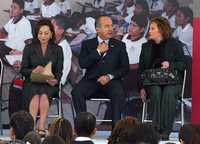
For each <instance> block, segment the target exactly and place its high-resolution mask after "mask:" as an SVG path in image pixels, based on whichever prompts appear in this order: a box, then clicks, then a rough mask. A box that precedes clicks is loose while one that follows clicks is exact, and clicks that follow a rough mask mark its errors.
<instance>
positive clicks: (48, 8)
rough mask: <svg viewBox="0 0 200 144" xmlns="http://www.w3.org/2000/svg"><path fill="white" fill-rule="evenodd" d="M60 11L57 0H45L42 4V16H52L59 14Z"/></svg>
mask: <svg viewBox="0 0 200 144" xmlns="http://www.w3.org/2000/svg"><path fill="white" fill-rule="evenodd" d="M60 13H61V9H60V7H59V5H58V4H57V3H56V2H55V0H43V3H42V6H41V14H42V17H45V18H51V17H55V16H57V15H59V14H60Z"/></svg>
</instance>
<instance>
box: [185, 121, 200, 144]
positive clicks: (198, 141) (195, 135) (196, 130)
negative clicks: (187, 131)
mask: <svg viewBox="0 0 200 144" xmlns="http://www.w3.org/2000/svg"><path fill="white" fill-rule="evenodd" d="M184 144H185V143H184ZM189 144H200V124H194V125H193V130H192V137H191V139H190V141H189Z"/></svg>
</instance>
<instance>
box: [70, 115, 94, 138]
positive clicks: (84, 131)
mask: <svg viewBox="0 0 200 144" xmlns="http://www.w3.org/2000/svg"><path fill="white" fill-rule="evenodd" d="M95 127H96V118H95V116H94V115H93V114H91V113H89V112H80V113H78V115H77V116H76V118H75V122H74V128H75V132H76V134H77V136H85V137H92V136H93V135H95V133H96V128H95Z"/></svg>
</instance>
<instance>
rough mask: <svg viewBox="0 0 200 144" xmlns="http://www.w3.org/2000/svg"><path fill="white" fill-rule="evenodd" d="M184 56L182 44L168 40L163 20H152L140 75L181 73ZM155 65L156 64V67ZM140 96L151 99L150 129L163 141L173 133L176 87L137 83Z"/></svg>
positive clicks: (168, 34) (143, 49) (169, 31)
mask: <svg viewBox="0 0 200 144" xmlns="http://www.w3.org/2000/svg"><path fill="white" fill-rule="evenodd" d="M183 56H184V53H183V49H182V43H181V42H180V41H178V40H176V39H174V38H172V37H171V27H170V25H169V22H168V21H167V19H165V18H154V19H152V20H151V24H150V30H149V41H148V42H146V43H144V44H143V45H142V52H141V55H140V61H139V71H140V73H142V72H143V71H144V70H146V69H151V68H153V65H154V66H155V67H156V68H163V69H175V70H178V72H179V73H181V72H183V71H184V68H185V64H184V58H183ZM155 63H156V64H155ZM139 83H140V84H139V85H140V96H141V98H142V100H144V99H145V95H146V92H147V95H148V96H149V97H150V105H151V112H152V120H153V126H154V127H155V129H156V130H157V131H159V132H160V133H161V134H162V136H163V138H164V139H168V136H169V134H170V132H171V130H172V126H173V122H174V117H175V109H176V103H177V97H178V95H179V88H180V86H179V85H164V86H160V85H154V86H146V87H144V86H143V85H142V83H141V82H140V81H139Z"/></svg>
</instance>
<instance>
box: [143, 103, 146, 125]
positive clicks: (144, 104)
mask: <svg viewBox="0 0 200 144" xmlns="http://www.w3.org/2000/svg"><path fill="white" fill-rule="evenodd" d="M145 112H146V102H143V106H142V122H144V120H145Z"/></svg>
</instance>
